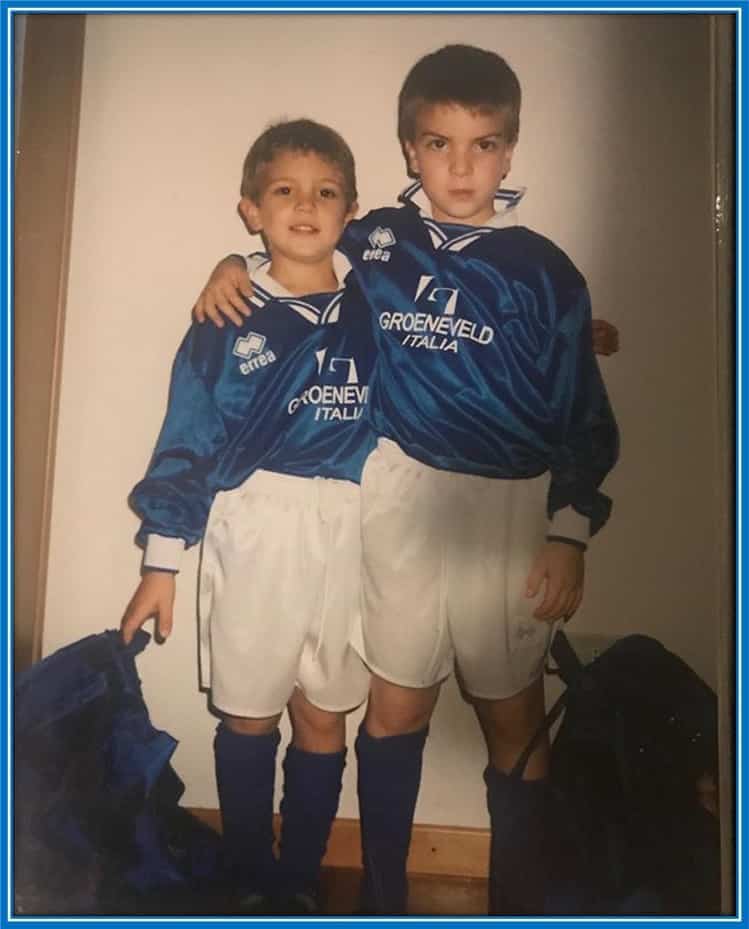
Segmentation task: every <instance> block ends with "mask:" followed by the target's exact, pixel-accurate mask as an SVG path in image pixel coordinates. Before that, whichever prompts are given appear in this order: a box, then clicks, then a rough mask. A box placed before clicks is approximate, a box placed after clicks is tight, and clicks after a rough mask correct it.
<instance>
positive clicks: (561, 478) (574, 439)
mask: <svg viewBox="0 0 749 929" xmlns="http://www.w3.org/2000/svg"><path fill="white" fill-rule="evenodd" d="M591 329H592V321H591V318H590V300H589V297H588V292H587V288H585V286H584V285H582V286H580V287H579V288H576V289H575V291H574V293H573V294H572V296H571V298H570V300H569V301H568V305H567V306H566V307H563V308H562V313H561V315H560V321H559V325H558V327H557V331H555V332H554V334H553V337H552V338H553V341H554V342H556V343H557V344H554V345H552V346H551V351H550V352H549V355H550V356H556V357H557V358H558V359H559V361H558V363H557V367H556V370H555V376H554V378H553V382H552V385H551V388H552V389H551V394H552V397H553V398H554V403H553V410H554V414H555V417H556V419H557V422H558V427H559V435H560V436H561V440H560V442H559V444H558V447H557V448H556V449H555V453H554V455H553V459H552V462H551V483H550V486H549V497H548V511H549V517H550V524H549V530H548V534H547V537H546V543H545V544H544V545H543V547H542V548H541V550H540V551H539V552H538V554H537V555H536V558H535V560H534V562H533V565H532V567H531V571H530V574H529V575H528V579H527V582H526V596H527V597H529V598H533V597H536V596H537V595H538V593H539V591H540V590H543V599H542V600H541V602H540V603H539V604H538V605H537V606H536V608H535V610H534V612H533V615H534V616H535V617H536V619H539V620H543V621H545V622H554V621H556V620H559V619H569V618H570V617H571V616H572V615H573V614H574V613H575V612H576V610H577V609H578V607H579V606H580V603H581V601H582V596H583V587H584V579H585V555H584V553H585V549H586V547H587V542H588V539H589V537H590V536H591V535H593V534H594V533H595V532H597V531H598V530H599V529H600V528H601V527H602V526H603V524H604V523H605V522H606V519H607V518H608V515H609V512H610V509H611V501H610V500H609V498H608V497H606V496H605V495H604V494H602V493H601V492H600V490H599V489H598V488H599V486H600V484H601V483H602V481H603V479H604V478H605V476H606V475H607V474H608V472H609V471H610V470H611V468H612V467H613V465H614V462H615V461H616V458H617V455H618V448H619V435H618V430H617V427H616V422H615V420H614V416H613V413H612V411H611V407H610V405H609V401H608V397H607V395H606V389H605V387H604V385H603V381H602V379H601V375H600V372H599V370H598V364H597V362H596V360H595V356H594V346H593V340H592V339H591V335H590V333H591Z"/></svg>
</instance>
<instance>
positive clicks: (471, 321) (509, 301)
mask: <svg viewBox="0 0 749 929" xmlns="http://www.w3.org/2000/svg"><path fill="white" fill-rule="evenodd" d="M417 187H418V185H414V186H413V188H411V190H410V192H409V193H413V192H414V190H415V189H416V188H417ZM504 199H505V201H507V202H508V203H509V205H510V206H511V207H512V206H514V202H516V200H517V197H514V198H513V195H512V193H511V194H508V195H504ZM505 205H507V203H506V204H505ZM341 248H342V250H343V251H344V252H345V253H346V255H347V257H348V259H349V261H350V262H351V264H352V267H353V274H354V275H355V276H356V279H357V282H358V284H359V286H360V287H361V290H362V292H363V293H364V295H365V297H366V299H367V301H368V303H369V305H370V307H371V311H372V326H373V338H374V340H375V342H376V345H377V350H378V357H377V364H376V370H375V374H374V376H373V379H372V386H371V391H372V392H371V398H370V414H371V419H372V425H373V428H374V431H375V432H376V433H377V434H379V435H382V436H386V437H388V438H390V439H392V440H393V441H395V442H397V443H398V445H399V446H400V447H401V448H402V449H403V450H404V451H405V452H406V453H407V454H409V455H410V456H412V457H413V458H416V459H418V460H420V461H422V462H424V463H426V464H428V465H431V466H433V467H437V468H443V469H447V470H454V471H460V472H464V473H469V474H478V475H484V476H488V477H501V478H528V477H533V476H536V475H539V474H541V473H543V472H546V471H547V470H548V471H550V472H551V478H552V480H551V489H550V493H549V514H550V515H552V514H554V513H556V512H557V511H559V510H561V509H562V508H564V507H568V506H572V507H573V508H574V509H575V511H577V513H579V514H580V515H582V516H584V517H587V518H588V519H590V531H591V533H592V532H595V531H596V530H597V529H598V528H600V526H601V525H602V524H603V523H604V522H605V520H606V518H607V516H608V512H609V509H610V501H609V500H608V498H607V497H605V496H604V495H603V494H602V493H601V492H600V491H599V490H598V487H599V485H600V483H601V482H602V481H603V479H604V477H605V476H606V474H607V473H608V471H609V470H610V469H611V467H612V466H613V464H614V462H615V460H616V457H617V454H618V432H617V427H616V423H615V420H614V417H613V414H612V411H611V407H610V405H609V401H608V397H607V395H606V390H605V387H604V385H603V381H602V379H601V376H600V372H599V370H598V365H597V362H596V359H595V356H594V354H593V349H592V333H591V313H590V300H589V295H588V290H587V287H586V284H585V281H584V279H583V277H582V275H581V274H580V272H579V271H578V270H577V269H576V268H575V266H574V265H573V263H572V262H571V261H570V259H569V258H568V257H567V256H566V255H565V254H564V253H563V252H562V251H561V250H560V249H559V248H558V247H557V246H555V245H554V244H553V243H552V242H551V241H550V240H548V239H546V238H544V237H543V236H541V235H538V234H536V233H534V232H532V231H530V230H529V229H527V228H525V227H522V226H509V227H505V228H495V227H494V226H485V227H484V226H482V227H475V226H465V225H453V224H446V223H437V222H435V221H434V220H432V219H430V218H427V217H425V216H423V215H421V214H420V213H419V211H418V209H417V208H416V207H415V206H414V205H413V204H412V203H410V202H409V203H406V205H404V206H403V207H400V208H389V209H380V210H374V211H372V212H370V213H369V214H368V215H367V216H366V217H364V219H362V220H358V221H355V222H352V223H350V224H349V226H348V228H347V231H346V233H345V236H344V239H343V241H342V243H341Z"/></svg>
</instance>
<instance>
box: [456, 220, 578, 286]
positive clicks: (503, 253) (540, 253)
mask: <svg viewBox="0 0 749 929" xmlns="http://www.w3.org/2000/svg"><path fill="white" fill-rule="evenodd" d="M479 256H481V257H485V258H486V259H487V260H490V261H492V263H497V264H499V265H502V264H509V263H512V264H513V266H515V267H519V268H522V267H525V268H527V270H528V272H530V273H537V272H543V273H544V274H545V275H548V276H550V277H551V278H552V279H555V280H560V281H569V282H570V283H573V282H574V283H579V282H583V283H584V280H583V276H582V274H581V272H580V270H579V269H578V268H577V266H576V265H575V263H574V262H573V261H572V259H571V258H570V257H569V255H568V254H567V253H566V252H565V251H564V249H562V248H561V247H560V246H559V245H557V243H556V242H554V241H553V240H552V239H550V238H548V237H547V236H545V235H542V234H541V233H540V232H535V231H534V230H533V229H529V228H528V227H527V226H507V227H504V228H501V229H493V230H492V231H491V232H490V233H489V234H488V235H486V236H482V237H481V238H480V239H478V240H477V241H476V243H475V244H474V245H473V247H472V249H471V257H479Z"/></svg>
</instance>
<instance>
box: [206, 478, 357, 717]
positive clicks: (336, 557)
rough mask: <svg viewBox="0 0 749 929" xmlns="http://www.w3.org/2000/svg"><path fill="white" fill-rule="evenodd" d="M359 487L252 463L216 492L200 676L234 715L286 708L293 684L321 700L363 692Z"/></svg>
mask: <svg viewBox="0 0 749 929" xmlns="http://www.w3.org/2000/svg"><path fill="white" fill-rule="evenodd" d="M359 519H360V517H359V488H358V487H357V486H356V485H355V484H352V483H350V482H349V481H337V480H329V479H325V478H306V477H293V476H289V475H285V474H275V473H272V472H269V471H256V472H255V473H254V474H253V475H252V476H251V477H250V478H248V480H246V481H245V483H244V484H242V485H241V486H240V487H238V488H236V489H235V490H231V491H228V492H225V493H220V494H218V495H217V497H216V499H215V501H214V503H213V507H212V508H211V513H210V517H209V520H208V525H207V528H206V533H205V538H204V541H203V554H202V561H201V568H200V597H199V600H200V668H201V685H202V686H203V687H205V688H210V689H211V699H212V702H213V703H214V705H215V706H216V707H217V708H218V709H219V710H222V711H224V712H225V713H230V714H231V715H233V716H249V717H264V716H273V715H275V714H276V713H280V712H281V711H282V710H283V708H284V707H285V706H286V703H287V701H288V699H289V697H290V696H291V694H292V692H293V690H294V687H295V686H298V687H300V688H301V690H302V691H303V692H304V694H305V696H306V697H307V699H308V700H309V701H310V702H311V703H313V704H315V706H318V707H320V708H321V709H324V710H330V711H332V712H338V711H343V710H349V709H352V708H353V707H355V706H358V705H359V704H360V703H362V702H363V701H364V700H365V699H366V696H367V692H368V690H369V674H368V672H367V669H366V668H365V666H364V664H363V663H362V661H361V659H360V657H359V656H358V654H357V653H356V652H355V651H354V650H353V649H352V647H351V645H350V642H349V640H350V637H351V630H352V626H353V625H354V624H356V625H358V624H359V622H360V619H359V596H360V585H359V566H360V555H361V548H360V521H359Z"/></svg>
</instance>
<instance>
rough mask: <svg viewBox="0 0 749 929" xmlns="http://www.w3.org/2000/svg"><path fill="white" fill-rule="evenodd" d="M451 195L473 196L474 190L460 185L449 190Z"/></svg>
mask: <svg viewBox="0 0 749 929" xmlns="http://www.w3.org/2000/svg"><path fill="white" fill-rule="evenodd" d="M448 193H449V194H450V196H451V197H472V196H473V191H472V190H471V189H470V188H468V187H459V188H457V189H455V190H448Z"/></svg>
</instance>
